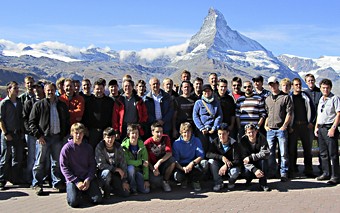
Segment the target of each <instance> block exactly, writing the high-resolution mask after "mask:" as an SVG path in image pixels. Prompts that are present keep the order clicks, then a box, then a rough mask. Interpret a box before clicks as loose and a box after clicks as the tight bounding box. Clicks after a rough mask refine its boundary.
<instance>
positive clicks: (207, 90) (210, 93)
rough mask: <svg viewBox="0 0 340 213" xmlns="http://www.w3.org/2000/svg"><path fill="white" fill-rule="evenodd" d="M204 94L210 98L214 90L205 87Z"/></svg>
mask: <svg viewBox="0 0 340 213" xmlns="http://www.w3.org/2000/svg"><path fill="white" fill-rule="evenodd" d="M202 95H203V96H204V97H205V98H210V97H211V96H212V91H211V89H205V90H204V91H203V93H202Z"/></svg>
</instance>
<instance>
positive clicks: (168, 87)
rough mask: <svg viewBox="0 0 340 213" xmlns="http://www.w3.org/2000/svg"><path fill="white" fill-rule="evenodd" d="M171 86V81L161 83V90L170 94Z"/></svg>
mask: <svg viewBox="0 0 340 213" xmlns="http://www.w3.org/2000/svg"><path fill="white" fill-rule="evenodd" d="M172 87H173V84H172V83H171V81H164V83H163V89H164V91H165V92H167V93H168V92H170V91H171V90H172Z"/></svg>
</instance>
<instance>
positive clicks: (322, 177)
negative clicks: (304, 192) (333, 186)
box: [316, 174, 330, 181]
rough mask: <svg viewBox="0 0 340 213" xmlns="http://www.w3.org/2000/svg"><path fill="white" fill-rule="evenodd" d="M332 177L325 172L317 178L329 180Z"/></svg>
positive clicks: (318, 179)
mask: <svg viewBox="0 0 340 213" xmlns="http://www.w3.org/2000/svg"><path fill="white" fill-rule="evenodd" d="M329 179H330V177H329V176H327V175H325V174H322V175H320V176H319V177H317V178H316V180H317V181H321V180H329Z"/></svg>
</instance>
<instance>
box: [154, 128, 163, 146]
mask: <svg viewBox="0 0 340 213" xmlns="http://www.w3.org/2000/svg"><path fill="white" fill-rule="evenodd" d="M162 135H163V128H162V127H156V128H155V129H154V130H153V131H152V138H153V140H154V141H156V142H159V141H160V140H161V139H162Z"/></svg>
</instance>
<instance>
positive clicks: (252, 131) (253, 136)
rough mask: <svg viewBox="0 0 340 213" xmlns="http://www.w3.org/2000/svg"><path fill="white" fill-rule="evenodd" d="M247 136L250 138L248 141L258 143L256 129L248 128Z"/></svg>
mask: <svg viewBox="0 0 340 213" xmlns="http://www.w3.org/2000/svg"><path fill="white" fill-rule="evenodd" d="M245 134H246V135H247V136H248V139H249V140H250V141H251V142H255V141H256V135H257V130H256V129H251V128H248V129H247V130H246V132H245Z"/></svg>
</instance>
